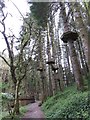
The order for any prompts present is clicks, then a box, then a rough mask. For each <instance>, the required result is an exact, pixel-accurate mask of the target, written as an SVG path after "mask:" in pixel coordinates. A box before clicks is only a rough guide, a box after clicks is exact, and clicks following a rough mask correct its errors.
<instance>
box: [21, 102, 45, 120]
mask: <svg viewBox="0 0 90 120" xmlns="http://www.w3.org/2000/svg"><path fill="white" fill-rule="evenodd" d="M38 104H39V102H36V103H32V104H30V105H28V112H27V113H26V114H25V115H24V117H23V118H22V120H27V118H32V119H31V120H34V119H35V118H44V120H45V115H44V113H43V112H42V110H41V108H40V107H39V106H38Z"/></svg>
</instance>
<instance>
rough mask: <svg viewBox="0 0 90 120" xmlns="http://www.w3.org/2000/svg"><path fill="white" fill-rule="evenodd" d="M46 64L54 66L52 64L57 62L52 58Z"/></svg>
mask: <svg viewBox="0 0 90 120" xmlns="http://www.w3.org/2000/svg"><path fill="white" fill-rule="evenodd" d="M46 63H47V64H49V65H52V64H55V60H54V58H50V59H49V60H48V61H47V62H46Z"/></svg>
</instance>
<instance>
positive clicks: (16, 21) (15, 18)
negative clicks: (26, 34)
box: [0, 0, 29, 52]
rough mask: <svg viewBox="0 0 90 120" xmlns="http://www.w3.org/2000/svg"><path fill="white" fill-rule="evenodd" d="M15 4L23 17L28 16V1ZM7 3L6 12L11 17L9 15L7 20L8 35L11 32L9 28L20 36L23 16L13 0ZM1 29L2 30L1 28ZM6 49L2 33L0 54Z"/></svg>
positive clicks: (21, 0)
mask: <svg viewBox="0 0 90 120" xmlns="http://www.w3.org/2000/svg"><path fill="white" fill-rule="evenodd" d="M12 1H13V3H15V5H16V6H17V7H18V8H19V10H20V11H21V13H22V14H23V16H25V15H26V12H28V11H29V6H28V5H27V0H12ZM5 3H6V11H7V12H8V13H10V14H11V15H8V17H7V19H6V27H7V33H8V32H9V28H10V29H11V30H12V31H13V33H14V34H15V35H16V36H18V33H19V31H20V27H21V25H22V23H23V20H22V16H21V15H20V13H19V12H18V10H17V9H16V8H15V6H14V5H13V4H12V2H11V0H5ZM0 29H1V28H0ZM5 48H6V44H5V42H4V40H3V39H2V35H1V33H0V52H1V51H2V50H3V49H5Z"/></svg>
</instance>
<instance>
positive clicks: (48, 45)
mask: <svg viewBox="0 0 90 120" xmlns="http://www.w3.org/2000/svg"><path fill="white" fill-rule="evenodd" d="M47 55H48V61H49V60H50V58H51V53H50V35H49V23H47ZM48 73H49V95H50V96H53V88H52V71H51V66H50V65H48Z"/></svg>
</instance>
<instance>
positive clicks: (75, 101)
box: [42, 87, 90, 119]
mask: <svg viewBox="0 0 90 120" xmlns="http://www.w3.org/2000/svg"><path fill="white" fill-rule="evenodd" d="M89 108H90V106H89V104H88V92H79V91H76V90H75V88H74V87H69V88H67V89H66V90H65V91H64V92H63V93H58V94H56V95H55V96H53V97H51V98H48V100H47V101H46V102H45V103H44V104H43V105H42V109H43V110H44V112H45V115H46V116H47V118H86V119H89V115H88V110H89Z"/></svg>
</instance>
